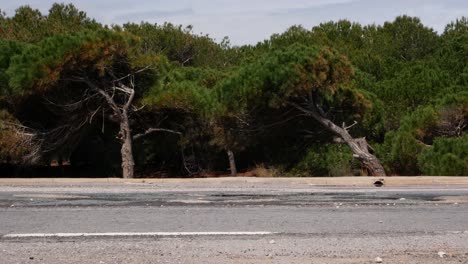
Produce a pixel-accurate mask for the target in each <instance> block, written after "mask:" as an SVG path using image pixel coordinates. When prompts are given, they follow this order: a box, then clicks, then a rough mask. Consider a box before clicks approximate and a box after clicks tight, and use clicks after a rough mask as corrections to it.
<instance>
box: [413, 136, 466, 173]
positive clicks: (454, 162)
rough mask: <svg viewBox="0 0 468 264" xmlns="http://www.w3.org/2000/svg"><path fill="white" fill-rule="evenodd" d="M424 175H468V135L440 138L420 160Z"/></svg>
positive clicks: (425, 151) (424, 152)
mask: <svg viewBox="0 0 468 264" xmlns="http://www.w3.org/2000/svg"><path fill="white" fill-rule="evenodd" d="M418 164H419V166H420V167H421V170H422V172H423V174H424V175H434V176H436V175H442V176H463V175H467V174H468V135H466V134H465V135H464V136H463V137H460V138H438V139H436V140H435V141H434V145H433V146H432V147H431V148H427V149H425V150H424V151H423V152H422V154H421V155H420V156H419V158H418Z"/></svg>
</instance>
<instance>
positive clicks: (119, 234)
mask: <svg viewBox="0 0 468 264" xmlns="http://www.w3.org/2000/svg"><path fill="white" fill-rule="evenodd" d="M273 234H278V233H275V232H267V231H259V232H110V233H31V234H7V235H4V236H3V238H38V237H39V238H41V237H43V238H54V237H64V238H67V237H136V236H147V237H148V236H150V237H169V236H170V237H177V236H265V235H273Z"/></svg>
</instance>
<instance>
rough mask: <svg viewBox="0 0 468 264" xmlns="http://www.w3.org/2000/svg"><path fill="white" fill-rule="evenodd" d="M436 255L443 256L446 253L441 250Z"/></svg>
mask: <svg viewBox="0 0 468 264" xmlns="http://www.w3.org/2000/svg"><path fill="white" fill-rule="evenodd" d="M437 255H439V257H441V258H443V257H445V256H447V253H445V252H443V251H439V252H438V253H437Z"/></svg>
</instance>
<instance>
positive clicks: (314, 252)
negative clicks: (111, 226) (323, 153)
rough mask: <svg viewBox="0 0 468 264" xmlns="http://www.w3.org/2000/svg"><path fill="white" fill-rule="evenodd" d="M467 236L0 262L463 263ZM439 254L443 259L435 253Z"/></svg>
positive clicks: (78, 253)
mask: <svg viewBox="0 0 468 264" xmlns="http://www.w3.org/2000/svg"><path fill="white" fill-rule="evenodd" d="M466 241H468V234H445V235H435V236H434V235H422V236H420V235H418V236H412V235H408V236H391V235H385V236H375V235H372V236H354V235H353V236H306V237H304V236H299V237H294V236H267V237H261V238H254V239H252V238H249V237H246V238H239V237H235V238H233V237H222V238H219V237H204V238H163V239H157V238H155V239H153V240H148V239H110V240H86V241H84V240H80V239H75V240H62V241H50V240H43V241H28V242H24V241H16V242H15V241H7V242H6V241H4V242H2V243H0V252H1V255H2V261H3V262H2V263H49V264H55V263H57V264H59V263H60V264H63V263H126V264H128V263H135V264H137V263H139V264H140V263H207V264H211V263H212V264H218V263H252V264H263V263H317V264H325V263H338V264H351V263H353V264H354V263H355V264H357V263H360V264H362V263H375V258H376V257H380V258H382V259H383V263H405V264H421V263H425V264H426V263H434V264H436V263H444V264H445V263H468V246H467V243H466ZM441 251H443V252H445V253H446V255H444V257H443V258H441V257H440V256H439V255H438V252H441Z"/></svg>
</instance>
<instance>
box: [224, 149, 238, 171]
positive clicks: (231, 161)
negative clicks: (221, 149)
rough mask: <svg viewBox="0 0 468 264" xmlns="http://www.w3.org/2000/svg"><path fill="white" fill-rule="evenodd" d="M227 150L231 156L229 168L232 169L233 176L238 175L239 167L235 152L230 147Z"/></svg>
mask: <svg viewBox="0 0 468 264" xmlns="http://www.w3.org/2000/svg"><path fill="white" fill-rule="evenodd" d="M226 152H227V155H228V158H229V169H230V170H231V176H237V167H236V159H235V157H234V152H232V150H230V149H228V150H227V151H226Z"/></svg>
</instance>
